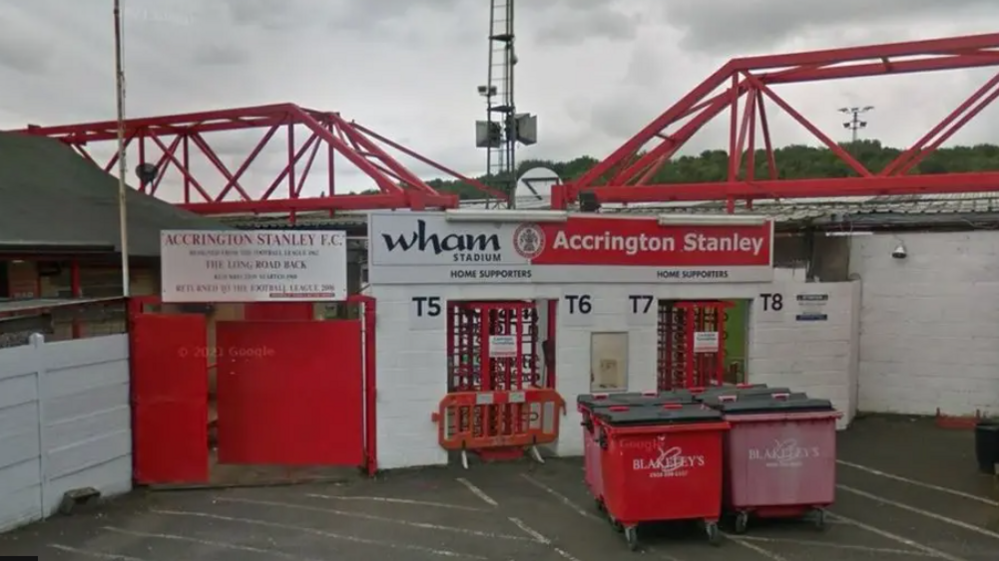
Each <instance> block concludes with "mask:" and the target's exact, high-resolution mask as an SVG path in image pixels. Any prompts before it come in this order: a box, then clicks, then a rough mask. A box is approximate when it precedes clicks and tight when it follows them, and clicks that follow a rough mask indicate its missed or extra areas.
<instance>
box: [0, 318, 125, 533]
mask: <svg viewBox="0 0 999 561" xmlns="http://www.w3.org/2000/svg"><path fill="white" fill-rule="evenodd" d="M131 485H132V434H131V413H130V405H129V370H128V336H127V335H109V336H105V337H95V338H91V339H80V340H75V341H61V342H57V343H45V342H44V339H43V338H42V337H41V336H40V335H34V336H32V340H31V342H30V343H29V344H28V345H25V346H22V347H13V348H8V349H0V531H4V530H8V529H10V528H13V527H16V526H20V525H22V524H25V523H28V522H31V521H34V520H38V519H41V518H45V517H47V516H49V515H50V514H52V513H53V512H55V510H56V509H57V508H58V506H59V502H60V501H61V500H62V496H63V494H64V493H65V492H66V491H69V490H71V489H76V488H81V487H93V488H96V489H97V490H99V491H100V492H101V494H102V495H104V496H112V495H116V494H121V493H125V492H128V491H129V490H131Z"/></svg>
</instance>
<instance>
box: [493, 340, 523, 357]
mask: <svg viewBox="0 0 999 561" xmlns="http://www.w3.org/2000/svg"><path fill="white" fill-rule="evenodd" d="M517 346H518V345H517V337H516V336H514V335H490V336H489V358H517Z"/></svg>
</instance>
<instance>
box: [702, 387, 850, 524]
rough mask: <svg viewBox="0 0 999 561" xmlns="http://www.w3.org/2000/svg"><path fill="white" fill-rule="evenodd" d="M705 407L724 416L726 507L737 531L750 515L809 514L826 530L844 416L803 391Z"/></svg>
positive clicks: (721, 399)
mask: <svg viewBox="0 0 999 561" xmlns="http://www.w3.org/2000/svg"><path fill="white" fill-rule="evenodd" d="M705 404H706V405H708V406H709V407H711V408H713V409H716V410H718V411H719V412H721V413H722V414H723V415H724V417H723V418H724V419H725V421H727V422H728V423H729V424H730V426H731V429H730V430H729V431H728V432H727V433H726V434H725V464H726V465H725V491H724V504H725V510H726V512H728V513H731V514H733V515H734V516H735V531H736V533H740V534H741V533H744V532H745V531H746V529H747V527H748V525H749V520H750V518H751V517H758V518H793V517H805V516H807V515H809V514H811V515H812V516H813V520H814V522H815V524H816V526H817V527H818V528H823V527H824V526H825V518H826V516H825V512H826V511H825V509H826V508H828V507H829V506H830V505H832V504H833V501H834V497H835V494H836V420H837V419H839V418H840V417H841V416H842V413H840V412H838V411H836V410H835V409H834V408H833V406H832V403H831V402H830V401H829V400H826V399H814V398H809V397H808V396H807V395H806V394H803V393H787V392H781V393H774V394H771V395H770V396H760V395H751V396H740V395H738V394H734V395H728V396H714V397H710V398H707V399H706V400H705Z"/></svg>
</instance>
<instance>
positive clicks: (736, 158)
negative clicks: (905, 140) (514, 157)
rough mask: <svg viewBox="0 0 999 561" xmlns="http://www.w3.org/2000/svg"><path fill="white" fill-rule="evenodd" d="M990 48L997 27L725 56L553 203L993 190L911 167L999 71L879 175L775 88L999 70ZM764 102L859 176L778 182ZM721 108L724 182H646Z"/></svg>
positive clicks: (997, 177) (998, 184) (995, 183)
mask: <svg viewBox="0 0 999 561" xmlns="http://www.w3.org/2000/svg"><path fill="white" fill-rule="evenodd" d="M997 49H999V33H991V34H987V35H975V36H967V37H955V38H949V39H934V40H928V41H913V42H907V43H892V44H885V45H874V46H868V47H853V48H844V49H832V50H824V51H812V52H804V53H796V54H784V55H773V56H757V57H749V58H736V59H732V60H730V61H729V62H728V63H727V64H725V65H723V66H722V67H721V68H719V69H718V71H716V72H715V73H714V74H712V75H711V76H710V77H709V78H708V79H706V80H705V81H704V82H702V83H701V84H700V85H699V86H697V87H696V88H694V89H693V90H691V92H690V93H688V94H687V95H685V96H684V97H683V98H682V99H680V101H678V102H677V103H676V104H675V105H673V106H672V107H670V108H669V109H667V110H666V112H665V113H663V114H662V115H660V116H659V117H658V118H657V119H655V120H654V121H653V122H652V123H650V124H649V125H648V126H647V127H645V128H644V129H642V130H641V131H639V133H638V134H636V135H635V136H634V137H633V138H632V139H631V140H629V141H627V142H625V143H624V144H623V145H622V146H621V147H620V148H618V149H617V150H615V151H614V152H613V153H612V154H611V155H610V156H608V157H607V158H606V159H605V160H603V161H602V162H600V163H599V164H597V165H596V166H595V167H594V168H593V169H591V170H589V171H588V172H587V173H586V174H584V175H583V176H581V177H579V178H578V179H576V180H574V181H571V182H568V183H566V184H564V185H558V186H555V187H554V188H553V190H552V206H553V208H566V207H567V205H569V204H572V203H574V202H575V201H576V200H578V197H579V195H580V193H581V192H584V191H585V192H592V193H593V194H594V195H595V196H596V199H597V201H599V202H600V203H636V202H665V201H709V200H724V201H726V202H727V204H728V211H729V212H734V211H735V201H737V200H745V201H747V203H748V204H749V205H751V204H752V201H753V199H781V198H811V197H841V196H877V195H908V194H922V193H952V192H983V191H995V190H996V189H997V188H999V170H997V171H995V172H982V173H948V174H937V175H909V172H910V171H912V169H913V168H914V167H915V166H916V165H917V164H919V162H920V161H922V160H923V159H924V158H926V157H927V156H928V155H930V154H931V153H933V151H934V150H936V149H937V148H938V147H940V145H941V144H943V143H944V142H946V141H947V140H948V139H949V138H951V137H952V136H953V135H954V133H956V132H957V131H958V130H960V129H961V127H963V126H964V125H965V124H967V123H968V122H969V121H970V120H971V119H973V118H974V117H975V116H976V115H977V114H979V113H980V112H981V111H982V110H983V109H985V107H987V106H988V105H989V104H990V103H991V102H992V101H993V100H994V99H995V98H996V97H999V74H996V75H995V76H994V77H993V78H992V79H990V80H988V82H986V83H985V85H983V86H982V87H981V88H979V89H978V90H977V91H976V92H975V93H973V94H972V95H971V96H970V97H969V98H968V99H967V100H966V101H965V102H964V103H961V104H960V105H959V106H958V107H957V108H956V109H955V110H954V111H953V112H952V113H951V114H950V115H948V116H947V117H945V118H944V119H943V120H942V121H940V123H939V124H937V125H936V126H935V127H933V128H932V129H931V130H930V131H929V132H927V133H926V134H925V135H924V136H923V137H922V138H920V139H919V140H918V141H917V142H916V143H915V144H913V145H912V146H911V147H909V149H907V150H905V151H904V152H903V153H902V154H901V155H899V157H898V158H897V159H896V160H895V161H893V162H891V163H890V164H888V165H887V166H886V167H885V168H884V169H882V170H879V171H878V170H868V169H866V168H865V167H864V166H863V165H862V164H861V163H860V162H858V161H857V160H856V159H855V158H853V157H852V156H851V155H850V154H849V153H848V152H847V151H846V150H844V149H843V148H842V147H841V146H839V145H838V144H837V143H836V142H834V141H833V140H832V139H831V138H829V137H828V136H827V135H826V134H824V133H823V132H822V131H821V130H819V128H818V127H816V126H815V125H813V124H812V123H810V122H809V121H808V120H807V119H806V118H805V117H803V116H802V115H801V114H800V113H799V112H798V111H796V110H795V109H794V108H793V107H791V105H790V104H788V103H787V102H786V101H784V99H782V98H781V97H780V96H779V95H778V94H777V93H775V92H774V90H773V87H772V86H775V85H777V84H786V83H797V82H817V81H822V80H833V79H838V78H857V77H864V76H878V75H889V74H908V73H915V72H930V71H935V70H955V69H961V68H977V67H990V66H999V50H997ZM726 85H727V87H726V88H725V89H724V90H721V91H719V90H720V89H721V88H723V87H725V86H726ZM765 99H768V100H769V101H770V102H771V103H773V104H774V105H776V106H777V107H779V108H781V109H783V110H784V112H786V113H787V114H788V115H790V116H791V117H792V118H793V119H794V120H795V121H797V122H798V123H799V124H801V125H802V126H803V127H805V129H807V130H808V131H809V132H811V133H812V134H813V135H814V136H815V137H817V138H818V139H819V140H820V141H821V142H822V143H823V144H824V145H826V146H827V147H829V149H830V150H832V151H833V152H834V153H835V154H836V155H837V156H838V157H839V158H840V159H841V160H842V161H843V162H845V163H846V164H847V165H848V166H849V167H850V168H851V169H853V171H854V172H856V177H845V178H828V179H822V178H820V179H779V174H778V167H777V162H776V161H775V159H774V151H773V144H772V142H771V138H770V128H769V125H768V122H767V113H766V106H765V104H764V100H765ZM726 109H727V110H728V113H729V127H730V130H729V164H728V179H727V181H724V182H712V183H686V184H663V185H649V184H647V183H648V181H649V180H650V179H651V178H652V177H653V176H654V175H655V174H656V172H657V171H658V170H659V169H660V168H661V167H662V165H663V164H664V163H666V162H667V161H668V160H669V159H670V157H672V156H673V155H674V154H676V152H677V151H678V150H679V149H680V148H681V147H682V146H683V145H684V143H685V142H687V141H688V140H689V139H690V138H691V137H692V136H693V135H694V134H695V133H696V132H697V131H698V130H700V129H701V128H702V127H703V126H704V125H705V124H707V123H708V122H709V121H710V120H711V119H713V118H714V117H716V116H717V115H719V114H720V113H722V112H723V111H725V110H726ZM757 123H758V124H757ZM671 126H672V129H671V130H670V132H667V129H670V127H671ZM758 133H760V136H762V140H763V145H764V149H765V152H766V155H767V159H766V162H767V163H766V166H765V167H766V171H765V174H760V175H763V177H757V170H756V169H755V167H756V165H755V161H754V160H755V159H754V158H752V157H749V158H745V157H744V155H745V154H747V153H748V154H755V153H756V151H757V149H758V148H757V136H758Z"/></svg>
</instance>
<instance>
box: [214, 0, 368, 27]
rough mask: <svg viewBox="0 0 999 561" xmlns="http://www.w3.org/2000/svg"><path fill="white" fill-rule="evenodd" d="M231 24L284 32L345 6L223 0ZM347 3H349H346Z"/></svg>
mask: <svg viewBox="0 0 999 561" xmlns="http://www.w3.org/2000/svg"><path fill="white" fill-rule="evenodd" d="M224 2H225V7H226V8H227V11H228V13H229V16H230V17H231V18H232V21H233V23H235V24H237V25H243V26H252V27H258V28H261V29H264V30H267V31H284V30H291V29H294V28H300V27H304V26H308V25H310V24H313V23H316V19H317V16H319V17H321V18H325V17H326V15H327V14H328V13H330V11H333V12H336V11H339V10H341V9H344V8H346V6H345V1H344V0H329V1H325V2H324V1H319V0H224ZM347 3H349V2H347Z"/></svg>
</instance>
